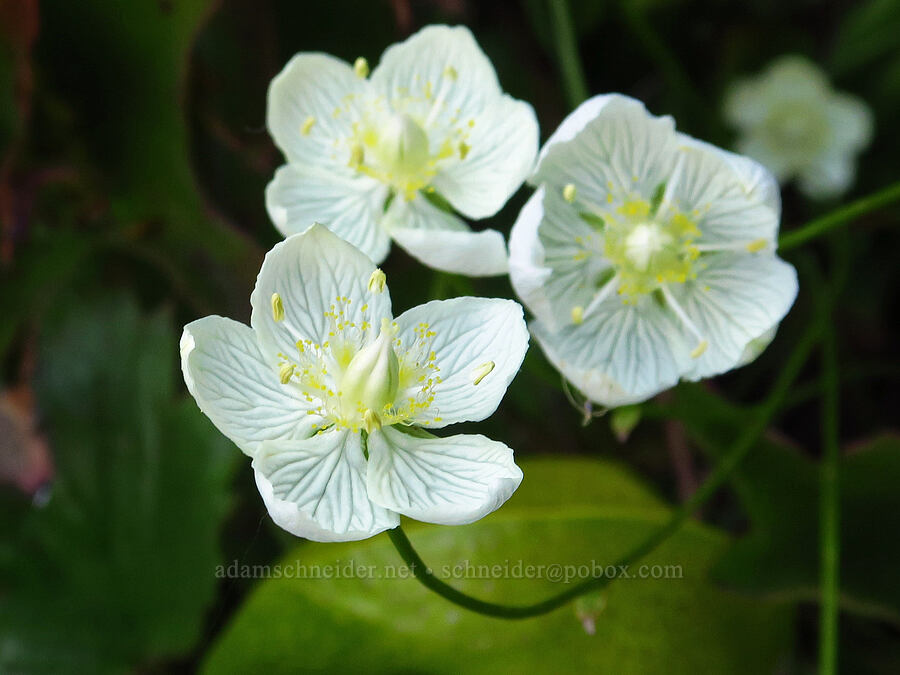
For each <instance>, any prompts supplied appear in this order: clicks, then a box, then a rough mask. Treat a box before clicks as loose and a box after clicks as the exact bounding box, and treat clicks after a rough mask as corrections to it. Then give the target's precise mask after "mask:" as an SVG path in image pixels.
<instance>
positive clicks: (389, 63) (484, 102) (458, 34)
mask: <svg viewBox="0 0 900 675" xmlns="http://www.w3.org/2000/svg"><path fill="white" fill-rule="evenodd" d="M371 83H372V86H373V87H374V88H375V89H376V90H378V91H379V92H380V93H381V94H383V95H385V96H387V98H388V100H389V101H391V102H392V103H393V104H394V107H400V108H402V109H403V110H404V111H405V112H407V113H409V114H411V115H413V116H414V117H418V118H421V119H423V120H425V119H427V117H428V115H429V113H430V111H431V109H432V107H433V106H434V105H435V102H439V106H440V107H439V110H438V111H437V113H436V117H437V119H436V120H435V121H434V123H435V124H437V125H441V126H450V119H451V118H458V119H459V120H468V119H471V118H477V117H478V116H479V115H480V114H481V112H482V111H483V110H484V109H485V108H486V107H487V106H488V104H490V103H493V102H494V101H495V100H496V99H497V98H498V97H499V96H500V94H501V91H500V84H499V83H498V82H497V74H496V73H495V72H494V67H493V66H492V65H491V62H490V60H489V59H488V57H487V56H485V54H484V52H483V51H481V48H480V47H479V46H478V43H477V42H475V38H474V37H472V33H471V32H470V31H469V29H468V28H465V27H464V26H455V27H452V28H451V27H449V26H427V27H425V28H423V29H422V30H420V31H419V32H418V33H416V34H415V35H413V36H411V37H409V38H407V39H406V40H405V41H404V42H400V43H398V44H395V45H391V46H390V47H388V48H387V49H386V50H385V52H384V54H382V56H381V61H380V63H379V64H378V67H377V68H375V70H374V71H373V72H372V77H371ZM441 100H442V101H443V103H442V104H440V101H441ZM429 126H430V125H429Z"/></svg>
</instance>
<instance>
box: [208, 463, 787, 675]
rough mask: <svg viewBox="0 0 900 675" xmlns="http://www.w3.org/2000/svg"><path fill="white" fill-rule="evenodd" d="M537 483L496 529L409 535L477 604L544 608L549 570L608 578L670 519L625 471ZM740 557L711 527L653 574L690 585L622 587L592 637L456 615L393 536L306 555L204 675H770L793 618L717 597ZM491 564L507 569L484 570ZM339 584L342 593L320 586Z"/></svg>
mask: <svg viewBox="0 0 900 675" xmlns="http://www.w3.org/2000/svg"><path fill="white" fill-rule="evenodd" d="M524 471H525V481H524V482H523V484H522V487H521V488H520V489H519V492H518V493H517V494H516V495H514V496H513V498H512V499H511V500H510V501H509V503H508V504H507V505H505V506H504V507H503V508H501V510H500V511H498V512H497V513H495V514H492V515H491V516H489V517H488V518H486V519H484V520H482V521H480V522H478V523H475V524H473V525H468V526H464V527H456V528H453V527H432V526H415V527H412V528H411V530H410V538H411V539H412V541H413V543H414V545H415V546H416V547H417V548H418V549H419V551H420V553H421V554H422V555H423V557H424V558H425V560H426V561H427V562H428V563H429V564H430V565H432V566H433V569H434V570H435V573H436V574H438V575H439V576H441V577H451V578H449V579H448V580H449V581H450V583H452V584H454V585H456V586H457V587H459V588H460V589H462V590H464V591H466V592H469V593H472V594H473V595H476V596H478V597H482V598H487V599H491V600H495V601H498V602H511V603H527V602H531V601H536V600H539V599H542V598H545V597H547V596H549V595H551V594H553V593H556V592H559V591H561V590H563V589H564V588H566V584H565V583H563V581H562V580H558V581H556V582H554V581H551V580H549V579H548V578H547V576H549V575H552V574H553V572H551V571H550V570H555V569H557V568H552V567H550V566H552V565H555V564H558V565H560V567H559V568H558V569H559V571H560V574H562V575H563V576H565V575H574V576H577V575H578V574H579V573H580V572H579V570H578V569H577V566H578V565H580V564H586V565H587V566H588V567H587V568H585V569H584V570H582V571H581V572H584V573H586V572H588V569H590V568H591V567H592V566H593V565H596V566H602V565H606V564H610V563H611V562H612V561H614V560H615V559H616V558H617V556H619V555H621V554H622V553H624V552H625V550H627V549H628V548H629V547H631V546H633V545H635V544H636V543H637V542H638V541H640V540H641V539H642V538H643V537H645V536H647V534H648V533H649V532H651V531H652V530H653V528H655V527H657V526H659V524H660V523H661V522H663V521H664V519H665V518H666V516H667V514H668V509H667V508H666V507H665V506H664V504H663V503H662V502H660V500H658V499H657V498H656V497H654V496H653V494H652V492H650V491H649V490H647V489H646V488H644V487H643V486H642V485H641V484H640V483H639V482H638V481H637V480H635V479H634V478H633V477H632V476H630V475H629V474H628V473H627V471H625V470H624V469H622V468H619V467H617V466H612V465H609V464H606V463H601V462H591V461H585V460H579V461H560V460H553V461H551V460H544V461H535V462H529V463H526V464H525V465H524ZM727 544H728V540H727V538H726V537H724V536H723V535H722V534H721V533H719V532H717V531H715V530H713V529H711V528H708V527H704V526H701V525H699V524H694V523H692V524H690V525H688V526H687V527H686V528H685V529H684V530H682V531H681V532H680V533H678V534H677V535H676V536H675V537H673V538H672V539H670V540H669V541H668V542H667V543H666V544H664V545H663V546H662V547H661V548H660V549H659V550H658V551H657V552H656V553H654V554H653V555H652V556H650V557H649V558H648V559H647V560H646V561H645V563H646V564H649V565H654V564H656V565H662V566H665V565H676V566H677V565H680V566H681V567H680V569H681V570H682V574H683V577H682V578H668V579H657V580H647V579H622V580H619V581H617V582H616V583H614V584H613V585H612V586H611V587H610V588H609V589H608V592H607V596H606V598H605V600H606V609H605V610H604V611H603V612H602V613H601V614H600V615H599V617H598V618H597V621H596V634H595V635H593V636H590V635H587V634H586V633H585V631H584V630H583V629H582V627H581V625H580V624H579V623H578V621H577V620H576V617H575V614H574V610H573V608H572V607H571V606H570V607H565V608H562V609H560V610H557V611H556V612H553V613H552V614H550V615H548V616H544V617H539V618H535V619H529V620H524V621H503V620H498V619H490V618H485V617H482V616H478V615H476V614H472V613H470V612H468V611H466V610H463V609H461V608H459V607H456V606H454V605H452V604H450V603H448V602H447V601H446V600H444V599H442V598H440V597H438V596H436V595H434V594H432V593H430V592H429V591H427V590H425V589H424V588H423V587H422V586H421V585H419V583H418V582H417V581H415V580H413V579H409V578H406V577H408V575H407V574H405V572H404V568H403V567H402V563H401V561H400V558H399V556H398V555H397V553H396V552H395V551H394V549H393V548H392V547H391V544H390V542H389V541H388V539H387V536H386V535H380V536H378V537H376V538H374V539H370V540H367V541H364V542H357V543H350V544H330V545H317V544H308V545H303V546H301V547H298V548H297V549H295V550H294V551H292V552H291V553H290V554H288V555H286V556H285V557H284V558H283V559H282V560H281V561H280V565H281V566H282V567H281V568H279V569H278V570H277V571H276V569H275V568H274V567H273V568H271V569H270V570H269V572H270V573H272V574H280V576H281V577H282V578H273V579H269V580H266V581H263V582H261V583H260V585H259V587H258V588H257V589H256V591H255V592H254V593H253V594H252V595H251V597H250V598H249V600H248V601H247V603H246V604H245V605H244V607H243V608H242V609H241V611H240V612H239V614H238V615H237V616H236V618H235V619H234V621H233V623H232V624H231V626H230V627H229V628H228V629H227V630H226V631H225V633H224V635H223V636H222V638H221V640H220V641H219V643H218V644H217V645H216V647H215V648H214V650H213V651H212V653H211V655H210V657H209V659H208V661H207V663H206V665H205V672H206V673H210V674H213V673H243V672H266V673H295V672H313V671H316V672H371V673H397V672H415V673H457V672H466V673H497V672H529V673H557V672H616V673H652V672H666V673H697V672H728V673H760V672H771V671H772V670H773V668H774V666H775V663H776V662H777V660H778V658H779V656H780V655H782V654H783V652H784V650H786V649H787V648H788V645H789V641H790V622H791V618H790V617H791V614H790V611H788V610H787V609H786V608H783V607H782V608H781V609H778V608H774V607H772V606H767V605H764V604H760V603H757V602H755V601H753V600H750V599H747V598H741V597H737V596H734V595H732V594H728V593H725V592H722V591H720V590H717V589H716V588H715V587H713V586H711V585H710V584H709V583H708V582H707V580H706V577H707V572H708V569H709V567H710V565H711V564H712V563H713V561H714V560H716V559H717V558H718V556H719V555H720V554H721V552H722V551H723V550H724V548H725V547H726V546H727ZM492 565H497V566H498V568H497V570H491V569H487V568H481V567H479V566H492ZM528 565H535V566H537V565H544V566H545V567H544V568H543V571H539V569H538V568H537V567H535V568H531V569H530V570H529V568H528V567H527V566H528ZM566 565H575V566H576V567H575V568H567V567H566ZM230 567H231V569H230V570H229V569H227V568H225V569H222V570H220V572H221V573H222V574H225V575H227V574H233V575H237V576H241V575H242V574H244V573H245V572H246V573H247V574H252V573H253V570H252V569H246V570H245V569H243V568H242V567H241V565H240V561H235V562H233V563H232V564H231V565H230ZM658 569H659V570H660V572H659V573H660V574H664V573H665V572H664V571H662V570H663V568H658ZM359 570H363V573H362V574H361V573H359ZM259 571H260V570H257V573H258V572H259ZM633 571H637V568H633ZM485 573H486V574H485ZM329 574H330V575H332V576H335V575H340V576H341V577H342V578H331V579H327V578H322V577H323V576H325V575H329ZM669 574H670V576H672V575H673V574H675V570H672V571H671V572H669ZM300 575H305V576H306V577H307V578H300V579H298V578H296V577H297V576H300ZM316 575H318V576H319V578H309V577H311V576H316ZM289 576H290V577H292V578H288V577H289ZM454 576H468V577H469V578H465V579H462V578H452V577H454ZM478 576H481V577H482V578H475V577H478ZM526 576H531V577H541V578H521V577H526ZM362 577H366V578H362ZM375 577H392V578H375ZM397 577H400V578H397ZM484 577H488V578H484ZM514 577H520V578H514ZM571 581H572V580H571V579H570V582H571Z"/></svg>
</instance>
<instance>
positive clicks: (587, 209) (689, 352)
mask: <svg viewBox="0 0 900 675" xmlns="http://www.w3.org/2000/svg"><path fill="white" fill-rule="evenodd" d="M532 180H533V182H534V184H535V185H537V186H538V190H537V191H536V192H535V194H534V195H533V196H532V197H531V199H530V200H529V201H528V203H527V204H526V205H525V207H524V208H523V209H522V212H521V213H520V214H519V218H518V220H517V221H516V224H515V225H514V226H513V231H512V234H511V237H510V276H511V278H512V283H513V286H514V287H515V289H516V292H517V293H518V294H519V296H520V297H521V298H522V299H523V301H524V302H525V304H526V305H527V306H528V307H529V308H530V309H531V311H532V312H533V313H534V314H535V316H536V320H535V321H534V322H533V323H532V324H531V330H532V333H533V335H534V336H535V338H536V339H537V340H538V342H539V343H540V345H541V347H542V348H543V350H544V352H545V354H546V355H547V357H548V358H549V359H550V361H551V362H552V363H553V364H554V365H555V366H556V367H557V368H558V369H559V370H560V371H561V372H562V374H563V375H564V376H565V377H566V378H567V379H568V380H569V381H571V382H572V383H573V384H575V386H577V387H578V388H579V389H580V390H581V391H582V392H583V393H584V394H585V395H586V396H587V397H589V398H590V399H592V400H593V401H596V402H598V403H601V404H604V405H608V406H618V405H624V404H628V403H635V402H638V401H642V400H644V399H647V398H649V397H650V396H653V395H654V394H656V393H657V392H659V391H662V390H663V389H666V388H668V387H671V386H672V385H674V384H675V383H676V382H677V381H678V380H679V379H680V378H685V379H689V380H696V379H699V378H703V377H708V376H710V375H715V374H718V373H722V372H725V371H727V370H730V369H732V368H735V367H737V366H738V365H742V364H743V363H745V362H747V361H748V360H751V359H752V358H755V356H756V355H758V354H759V352H761V351H762V349H763V348H764V345H760V342H763V341H766V344H767V341H768V340H771V338H772V336H773V335H774V329H775V327H776V326H777V324H778V322H779V321H781V319H782V317H783V316H784V315H785V314H786V313H787V311H788V309H789V308H790V306H791V305H792V304H793V301H794V298H795V296H796V293H797V278H796V273H795V271H794V268H793V267H791V266H790V265H788V264H787V263H785V262H783V261H782V260H780V259H779V258H778V257H777V256H776V255H775V247H776V241H777V234H778V222H779V216H780V211H781V204H780V198H779V194H778V186H777V184H776V183H775V181H774V179H773V178H772V176H771V174H769V172H768V171H766V170H765V169H764V168H763V167H761V166H760V165H758V164H757V163H756V162H754V161H752V160H749V159H747V158H745V157H740V156H738V155H734V154H732V153H729V152H725V151H723V150H720V149H718V148H716V147H714V146H711V145H708V144H706V143H702V142H700V141H697V140H695V139H693V138H691V137H689V136H686V135H684V134H681V133H678V132H676V131H675V126H674V123H673V121H672V119H671V118H670V117H654V116H652V115H650V114H649V113H648V112H647V111H646V110H645V108H644V106H643V104H641V103H640V102H639V101H636V100H634V99H631V98H628V97H626V96H620V95H615V94H613V95H606V96H597V97H595V98H592V99H590V100H588V101H586V102H585V103H583V104H582V105H581V106H579V107H578V109H577V110H575V112H573V113H572V114H571V115H569V117H567V118H566V120H565V121H564V122H563V123H562V125H561V126H560V127H559V129H557V130H556V132H555V133H554V134H553V136H551V138H550V140H549V141H548V142H547V144H546V145H545V147H544V148H543V149H542V150H541V155H540V158H539V161H538V168H537V171H536V173H535V175H534V177H533V179H532Z"/></svg>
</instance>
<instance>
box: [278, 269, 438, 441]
mask: <svg viewBox="0 0 900 675" xmlns="http://www.w3.org/2000/svg"><path fill="white" fill-rule="evenodd" d="M379 282H381V283H379ZM369 289H370V293H373V294H378V293H381V292H383V291H384V283H383V273H382V272H381V271H380V270H376V272H375V273H374V274H373V275H372V280H371V281H370V284H369ZM276 295H277V294H276ZM273 304H274V301H273ZM278 304H279V305H280V306H282V307H283V306H284V302H283V300H282V299H281V297H280V296H279V297H278ZM351 304H352V301H351V299H350V298H347V297H344V296H339V297H337V298H336V299H335V301H334V303H333V304H332V305H331V306H330V308H329V309H328V310H327V311H326V312H325V313H324V316H325V318H326V319H327V320H328V323H329V326H330V327H329V330H328V334H327V339H325V340H324V341H322V342H321V343H319V342H313V341H312V340H309V339H302V340H298V341H297V352H296V353H295V354H290V355H288V354H279V355H278V356H279V361H278V364H277V375H278V378H279V380H280V381H281V384H282V385H285V386H289V387H294V388H296V389H297V390H298V391H299V393H300V395H301V397H302V398H303V399H304V400H306V402H307V403H308V404H310V409H309V414H310V415H318V416H319V417H321V418H322V420H323V422H322V424H321V425H318V424H317V425H315V426H314V427H313V428H314V429H319V430H322V429H326V428H330V427H334V428H337V429H345V428H346V429H351V430H352V431H354V432H359V431H360V430H365V431H372V430H374V429H377V428H379V427H382V426H390V425H393V424H409V423H410V420H411V419H412V418H415V417H417V416H418V415H419V414H420V413H422V412H423V411H425V410H426V409H429V408H431V407H432V404H433V403H434V388H435V386H436V385H437V384H439V383H440V381H441V378H440V376H439V375H438V370H439V368H438V367H437V364H436V357H435V353H434V350H433V349H432V346H431V345H432V342H433V341H434V338H435V333H434V331H432V330H431V329H430V327H429V326H428V324H424V323H423V324H419V325H418V326H416V328H415V329H414V330H413V339H412V342H411V343H410V344H403V343H402V341H401V339H400V338H398V337H396V333H397V325H396V324H395V323H392V322H391V321H390V320H389V319H382V320H381V325H380V327H379V328H378V329H377V335H376V334H375V331H376V328H375V326H373V325H372V323H371V322H370V321H369V320H368V319H367V318H366V317H367V315H368V312H369V306H368V304H364V305H362V307H360V314H361V316H362V320H361V321H354V320H352V319H351V318H350V314H351V313H350V312H349V308H350V306H351ZM274 318H275V319H276V321H277V320H278V315H277V314H274ZM282 320H284V319H283V318H282ZM373 335H375V337H374V339H372V338H373ZM432 419H434V421H435V422H439V421H440V420H441V418H440V417H433V418H432ZM417 423H418V422H417ZM421 423H422V424H428V421H427V420H423V421H422V422H421Z"/></svg>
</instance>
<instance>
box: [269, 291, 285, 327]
mask: <svg viewBox="0 0 900 675" xmlns="http://www.w3.org/2000/svg"><path fill="white" fill-rule="evenodd" d="M272 318H273V319H274V320H275V321H276V322H279V321H284V302H282V300H281V296H280V295H278V293H272Z"/></svg>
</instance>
